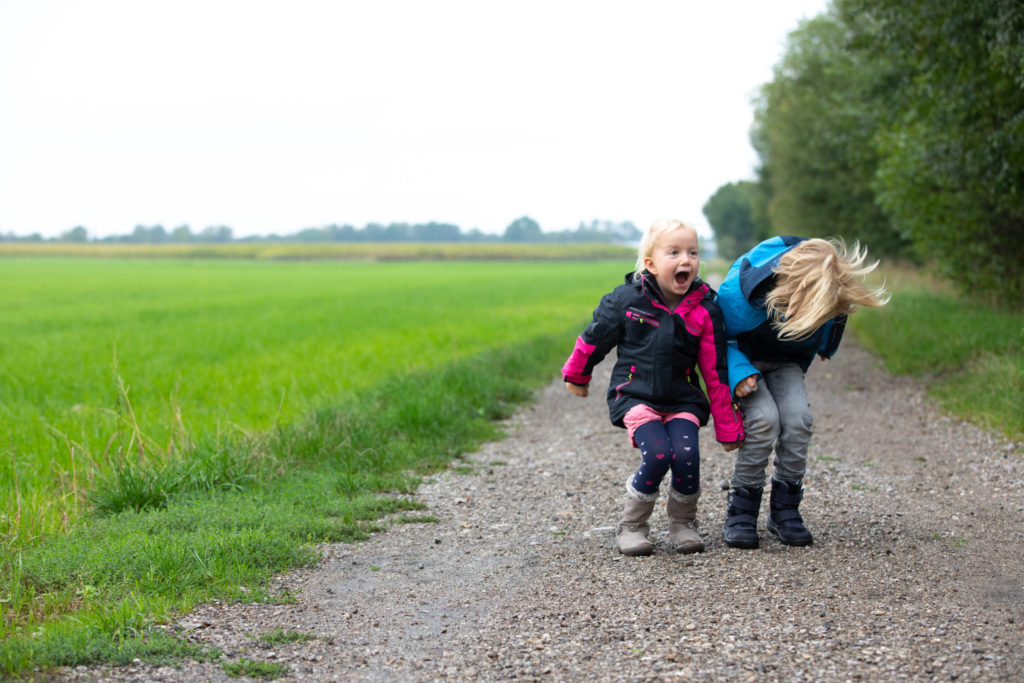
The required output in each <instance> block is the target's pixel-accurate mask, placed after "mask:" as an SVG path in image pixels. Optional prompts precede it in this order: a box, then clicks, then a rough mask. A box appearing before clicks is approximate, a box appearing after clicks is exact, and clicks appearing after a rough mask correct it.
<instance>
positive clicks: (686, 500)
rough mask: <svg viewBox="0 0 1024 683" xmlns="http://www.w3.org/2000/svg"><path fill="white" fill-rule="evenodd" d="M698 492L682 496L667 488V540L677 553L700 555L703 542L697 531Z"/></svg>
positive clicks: (702, 550)
mask: <svg viewBox="0 0 1024 683" xmlns="http://www.w3.org/2000/svg"><path fill="white" fill-rule="evenodd" d="M698 500H700V491H697V493H691V494H690V495H683V494H682V493H677V492H676V490H675V489H673V488H669V494H668V504H667V507H666V508H665V510H666V513H667V514H668V540H669V543H671V544H672V548H674V549H675V551H676V552H677V553H702V552H704V541H703V540H701V537H700V532H699V530H698V529H697V501H698Z"/></svg>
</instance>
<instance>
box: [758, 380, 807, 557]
mask: <svg viewBox="0 0 1024 683" xmlns="http://www.w3.org/2000/svg"><path fill="white" fill-rule="evenodd" d="M765 380H766V382H767V385H768V388H769V390H770V391H771V393H772V395H773V396H774V397H775V402H776V405H777V406H778V409H779V438H778V441H777V442H776V444H775V473H774V475H773V476H772V493H771V499H770V500H769V504H768V507H769V510H770V511H771V515H770V516H769V518H768V525H767V526H768V530H769V531H771V532H772V533H773V534H775V535H776V536H778V538H779V540H780V541H782V542H783V543H785V544H786V545H796V546H805V545H811V544H812V543H813V542H814V539H813V537H812V536H811V532H810V531H808V530H807V527H806V526H804V520H803V517H802V516H801V515H800V502H801V501H802V500H803V497H804V491H803V478H804V474H805V473H806V472H807V446H808V444H809V443H810V441H811V432H812V429H811V426H812V424H813V423H814V418H813V416H812V415H811V408H810V405H809V404H808V402H807V389H806V387H805V385H804V373H803V371H802V370H801V369H800V367H799V366H798V365H796V364H794V363H785V364H780V365H779V367H778V369H776V370H775V371H774V372H771V373H769V374H766V375H765Z"/></svg>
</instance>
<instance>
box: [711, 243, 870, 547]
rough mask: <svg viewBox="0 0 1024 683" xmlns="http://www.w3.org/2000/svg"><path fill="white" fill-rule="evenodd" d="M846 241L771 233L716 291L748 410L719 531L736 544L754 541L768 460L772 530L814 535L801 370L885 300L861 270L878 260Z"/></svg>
mask: <svg viewBox="0 0 1024 683" xmlns="http://www.w3.org/2000/svg"><path fill="white" fill-rule="evenodd" d="M866 259H867V251H866V250H863V249H861V247H860V245H859V244H854V246H853V247H852V248H849V249H848V248H847V247H846V245H845V244H844V243H843V242H841V241H828V240H823V239H804V238H800V237H772V238H771V239H768V240H765V241H764V242H761V243H760V244H759V245H757V246H756V247H754V248H753V249H751V250H750V251H749V252H747V253H746V254H744V255H743V256H741V257H740V258H738V259H737V260H736V262H735V263H733V265H732V268H730V270H729V273H728V275H726V277H725V280H724V281H723V282H722V286H721V287H720V288H719V292H718V304H719V306H720V307H721V311H722V315H723V316H724V317H725V329H726V333H727V334H728V337H729V352H728V353H729V377H730V379H731V380H732V383H731V385H730V388H731V389H732V390H733V393H734V394H735V396H736V397H737V399H738V401H739V405H740V408H741V410H742V411H743V424H744V428H745V430H746V440H745V441H744V443H743V446H742V447H741V448H740V449H739V453H738V455H737V457H736V462H735V465H734V467H733V474H732V481H731V482H730V485H731V490H730V493H729V503H728V507H727V509H726V519H725V524H724V525H723V527H722V534H723V536H724V538H725V542H726V544H727V545H729V546H731V547H734V548H756V547H758V545H759V542H760V541H759V538H758V535H757V517H758V513H759V511H760V506H761V495H762V492H763V490H764V483H765V473H766V470H767V467H768V460H769V458H770V457H771V454H772V450H773V447H774V451H775V462H774V466H775V470H774V473H773V476H772V488H771V496H770V499H769V504H768V508H769V518H768V523H767V528H768V531H770V532H771V533H773V534H775V536H777V537H778V538H779V540H780V541H781V542H782V543H784V544H786V545H794V546H806V545H810V544H811V543H812V542H813V537H812V536H811V533H810V532H809V531H808V530H807V528H806V527H805V526H804V522H803V518H802V517H801V515H800V511H799V507H800V502H801V501H802V499H803V478H804V474H805V472H806V470H807V446H808V444H809V443H810V439H811V428H812V425H813V422H814V418H813V416H812V415H811V410H810V405H809V404H808V402H807V390H806V388H805V386H804V373H806V372H807V368H808V367H809V366H810V364H811V361H812V360H813V359H814V356H815V355H817V356H818V357H820V358H821V359H822V360H825V359H827V358H830V357H831V356H832V355H833V354H834V353H835V352H836V349H838V347H839V341H840V339H841V338H842V335H843V329H844V327H845V325H846V317H847V315H849V314H850V313H852V312H853V311H854V310H856V309H857V308H858V307H860V306H884V305H885V304H886V303H887V302H888V297H887V296H886V295H885V292H884V290H883V289H882V288H877V289H872V288H871V287H869V286H867V285H866V284H865V283H864V281H863V278H864V276H865V275H867V274H868V273H870V272H871V271H872V270H874V269H875V267H876V266H877V265H878V262H877V261H876V262H874V263H870V264H866V263H865V261H866Z"/></svg>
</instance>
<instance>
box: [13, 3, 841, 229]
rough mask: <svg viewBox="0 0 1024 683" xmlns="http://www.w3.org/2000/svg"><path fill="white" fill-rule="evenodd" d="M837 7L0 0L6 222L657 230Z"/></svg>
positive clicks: (727, 162)
mask: <svg viewBox="0 0 1024 683" xmlns="http://www.w3.org/2000/svg"><path fill="white" fill-rule="evenodd" d="M825 6H826V0H771V1H770V2H766V1H765V0H714V1H704V0H701V1H690V0H675V1H664V2H663V1H647V0H637V1H635V2H629V3H627V2H605V1H602V0H581V1H576V0H542V1H537V2H535V1H532V0H516V1H515V2H497V1H491V0H465V1H462V0H429V1H428V0H359V1H352V2H349V1H347V0H334V1H329V0H287V1H285V0H280V1H277V2H269V1H264V0H173V1H172V0H165V1H158V0H89V1H88V2H84V1H81V0H0V233H8V232H13V233H15V234H18V235H27V234H29V233H32V232H39V233H41V234H43V235H44V236H47V237H50V236H58V235H60V234H61V233H63V232H65V231H67V230H69V229H71V228H73V227H75V226H78V225H81V226H84V227H86V228H87V229H88V230H89V233H90V235H91V236H94V237H96V236H104V235H110V234H126V233H130V232H131V231H132V230H133V229H134V227H135V226H136V225H140V224H141V225H147V226H151V225H157V224H159V225H163V226H164V227H165V228H167V229H168V230H170V229H172V228H173V227H175V226H178V225H182V224H187V225H189V226H190V227H191V228H192V230H193V231H194V232H198V231H200V230H202V229H203V228H204V227H207V226H210V225H228V226H230V227H231V228H233V230H234V234H235V236H236V237H237V236H245V235H253V234H259V235H265V234H269V233H272V232H276V233H278V234H287V233H293V232H295V231H297V230H299V229H302V228H304V227H312V226H322V225H327V224H330V223H339V224H341V223H350V224H352V225H355V226H357V227H361V226H363V225H365V224H366V223H369V222H380V223H390V222H393V221H407V222H426V221H431V220H433V221H441V222H449V223H455V224H457V225H459V226H460V227H461V228H462V229H463V230H469V229H472V228H479V229H481V230H483V231H485V232H502V231H504V229H505V227H506V226H507V225H508V224H509V223H510V222H511V221H512V220H514V219H515V218H517V217H519V216H522V215H528V216H531V217H532V218H534V219H536V220H537V221H538V222H539V223H540V224H541V227H542V228H543V229H544V230H559V229H562V228H566V227H569V228H575V227H576V226H577V225H578V224H579V222H580V221H586V222H589V221H590V220H592V219H601V220H613V221H625V220H629V221H633V222H634V223H635V224H636V225H637V226H638V227H640V228H644V227H646V226H647V225H648V224H649V223H650V222H652V221H653V220H655V219H657V218H659V217H663V216H672V217H679V218H683V219H687V220H690V221H692V222H694V223H696V224H698V226H699V227H701V230H702V232H706V221H705V219H704V216H703V214H702V213H701V207H702V206H703V204H704V202H705V201H707V199H708V197H709V196H710V195H711V194H712V193H713V192H714V191H715V190H716V189H717V188H718V187H719V186H721V185H723V184H724V183H727V182H733V181H736V180H741V179H747V178H753V169H754V165H755V163H756V155H755V154H754V152H753V150H752V149H751V147H750V142H749V135H748V133H749V129H750V125H751V123H752V120H753V107H752V103H751V99H752V97H753V96H754V95H755V94H756V91H757V89H758V87H759V86H760V85H761V84H763V83H765V82H768V81H770V80H771V78H772V67H773V66H774V65H775V64H776V63H777V61H778V59H779V57H780V55H781V51H782V48H783V45H784V41H785V37H786V35H787V33H789V31H791V30H793V29H794V28H796V27H797V25H798V24H799V22H800V20H801V19H803V18H810V17H813V16H815V15H817V14H818V13H820V12H822V11H824V9H825Z"/></svg>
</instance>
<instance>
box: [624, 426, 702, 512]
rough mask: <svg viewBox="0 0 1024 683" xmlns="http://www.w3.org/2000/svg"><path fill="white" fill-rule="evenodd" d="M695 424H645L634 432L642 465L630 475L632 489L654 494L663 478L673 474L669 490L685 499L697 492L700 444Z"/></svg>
mask: <svg viewBox="0 0 1024 683" xmlns="http://www.w3.org/2000/svg"><path fill="white" fill-rule="evenodd" d="M697 429H698V427H697V425H695V424H694V423H693V422H691V421H690V420H685V419H674V420H669V421H668V422H665V423H662V422H661V421H660V420H652V421H650V422H645V423H644V424H642V425H640V426H639V427H637V428H636V431H635V432H633V441H634V442H636V445H637V447H639V448H640V454H641V457H642V458H643V462H641V464H640V469H639V470H637V472H636V474H635V475H633V488H634V489H636V490H637V491H638V492H640V493H643V494H655V493H657V492H658V487H659V486H660V485H661V481H662V479H664V478H665V475H666V474H667V473H668V472H669V470H671V471H672V480H671V483H672V488H673V489H675V490H676V491H677V492H678V493H680V494H682V495H684V496H686V495H691V494H694V493H697V492H698V491H699V490H700V445H699V444H698V442H697Z"/></svg>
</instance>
